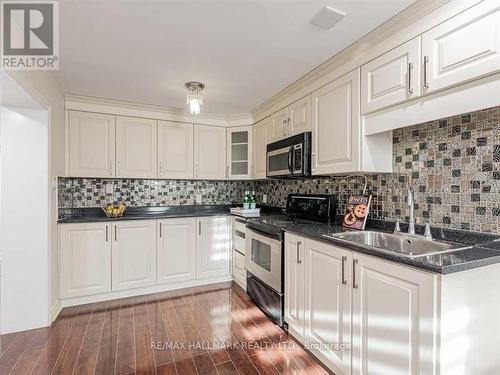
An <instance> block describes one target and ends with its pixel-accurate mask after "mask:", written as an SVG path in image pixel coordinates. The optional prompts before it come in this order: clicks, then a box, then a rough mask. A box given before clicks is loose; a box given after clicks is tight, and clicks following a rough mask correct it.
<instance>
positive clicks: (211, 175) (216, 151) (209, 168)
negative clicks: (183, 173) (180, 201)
mask: <svg viewBox="0 0 500 375" xmlns="http://www.w3.org/2000/svg"><path fill="white" fill-rule="evenodd" d="M226 169H227V168H226V128H221V127H217V126H206V125H196V124H195V125H194V178H196V179H200V180H207V179H209V180H224V179H225V178H226Z"/></svg>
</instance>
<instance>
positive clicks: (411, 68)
mask: <svg viewBox="0 0 500 375" xmlns="http://www.w3.org/2000/svg"><path fill="white" fill-rule="evenodd" d="M412 70H413V63H412V62H410V63H408V92H409V93H410V94H413V87H411V71H412Z"/></svg>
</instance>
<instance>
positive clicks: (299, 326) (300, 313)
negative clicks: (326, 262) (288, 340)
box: [284, 233, 305, 340]
mask: <svg viewBox="0 0 500 375" xmlns="http://www.w3.org/2000/svg"><path fill="white" fill-rule="evenodd" d="M303 245H304V239H303V238H302V237H299V236H294V235H293V234H288V233H287V234H286V237H285V270H284V271H285V322H287V324H288V329H289V331H290V332H291V333H292V334H294V336H296V337H297V338H298V339H299V340H300V338H302V337H303V336H304V303H305V300H304V286H305V285H304V265H303V264H302V259H304V246H303Z"/></svg>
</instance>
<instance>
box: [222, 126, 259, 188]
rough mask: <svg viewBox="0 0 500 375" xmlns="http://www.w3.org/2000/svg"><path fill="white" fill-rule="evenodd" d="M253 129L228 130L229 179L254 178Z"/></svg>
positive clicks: (247, 127)
mask: <svg viewBox="0 0 500 375" xmlns="http://www.w3.org/2000/svg"><path fill="white" fill-rule="evenodd" d="M252 138H253V134H252V127H251V126H240V127H237V128H228V129H227V163H228V166H227V170H228V175H227V178H228V179H231V180H246V179H250V178H251V177H252V161H253V159H252V151H253V149H252Z"/></svg>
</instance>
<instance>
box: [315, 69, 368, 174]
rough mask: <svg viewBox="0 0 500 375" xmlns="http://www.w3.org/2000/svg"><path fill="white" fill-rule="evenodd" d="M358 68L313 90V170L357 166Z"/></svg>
mask: <svg viewBox="0 0 500 375" xmlns="http://www.w3.org/2000/svg"><path fill="white" fill-rule="evenodd" d="M359 74H360V72H359V69H356V70H354V71H352V72H351V73H348V74H346V75H344V76H342V77H341V78H339V79H337V80H335V81H333V82H332V83H329V84H328V85H326V86H324V87H322V88H321V89H319V90H317V91H315V92H313V94H312V125H313V127H312V131H313V133H312V174H313V175H321V174H335V173H346V172H354V171H358V170H359V169H360V147H361V145H360V143H361V129H360V114H359Z"/></svg>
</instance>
